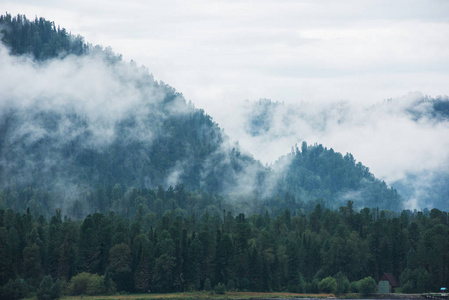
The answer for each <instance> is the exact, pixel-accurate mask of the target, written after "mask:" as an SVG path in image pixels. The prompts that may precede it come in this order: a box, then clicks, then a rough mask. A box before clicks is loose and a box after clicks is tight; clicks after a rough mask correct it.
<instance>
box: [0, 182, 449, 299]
mask: <svg viewBox="0 0 449 300" xmlns="http://www.w3.org/2000/svg"><path fill="white" fill-rule="evenodd" d="M139 193H140V192H138V193H137V195H139ZM145 193H150V194H153V193H154V194H155V195H156V194H157V193H159V196H160V197H165V195H167V194H170V193H171V189H169V190H159V191H146V192H145ZM186 195H187V197H189V196H188V193H187V194H185V195H184V196H183V197H186ZM172 197H174V198H173V199H174V201H177V200H176V196H175V195H172ZM219 211H220V210H213V211H212V212H207V210H206V212H202V214H203V215H201V214H200V215H199V216H198V217H197V216H194V215H193V214H192V215H191V214H186V213H185V212H183V211H182V210H178V209H176V208H175V210H167V211H165V213H164V214H163V216H161V217H157V216H154V220H153V221H151V222H152V223H151V225H150V224H148V225H144V222H143V221H141V222H139V221H136V220H130V219H125V218H122V217H120V216H118V215H116V214H113V213H110V214H107V215H103V214H100V213H97V214H94V215H89V216H87V217H86V218H85V219H84V220H81V221H77V222H74V221H72V220H70V219H69V218H67V217H61V216H60V215H59V214H60V212H58V211H57V212H56V214H55V216H53V217H51V218H50V219H49V221H47V220H46V219H45V218H41V217H39V218H37V217H34V216H33V215H27V214H17V213H15V212H14V211H12V210H8V211H4V210H0V225H1V226H0V238H2V240H6V241H7V237H8V235H9V236H10V237H11V238H10V241H11V243H12V244H15V246H14V247H17V248H16V249H17V251H18V252H19V254H20V255H19V256H17V257H16V258H15V259H16V263H17V265H16V266H14V268H12V266H11V265H10V264H8V263H7V264H5V265H4V268H3V269H1V270H0V271H1V272H2V273H1V275H2V278H3V280H4V282H3V283H2V285H1V290H0V292H1V293H2V295H5V297H3V298H5V299H15V298H18V297H23V295H25V294H27V293H28V291H29V290H30V289H29V288H28V287H27V286H28V284H30V285H31V290H35V291H37V292H39V295H38V297H40V298H45V297H50V296H51V295H57V294H58V291H59V289H60V285H61V283H63V282H68V285H67V293H69V294H74V295H79V294H102V293H114V292H116V291H122V292H146V291H148V290H151V291H152V292H175V291H186V290H201V289H210V288H211V287H216V286H218V284H219V283H221V284H222V286H223V287H224V288H225V289H226V288H227V289H229V290H234V289H238V290H248V291H286V290H290V291H294V292H312V293H316V292H319V291H321V292H329V293H335V294H344V293H347V292H348V291H354V292H356V291H357V292H360V293H368V294H369V293H372V286H373V282H374V283H376V281H377V280H378V279H379V278H380V277H381V276H382V274H383V273H393V275H394V276H395V277H396V278H397V279H399V280H400V285H401V287H402V290H403V291H404V292H416V293H420V292H427V291H432V290H436V289H437V288H438V287H440V286H447V285H449V282H448V278H449V277H448V274H447V270H448V269H449V265H448V264H447V259H446V256H447V253H449V240H448V239H447V236H448V233H449V225H448V222H447V217H446V215H447V214H446V213H445V212H442V211H439V210H433V211H430V212H429V211H427V212H426V211H425V212H409V211H403V212H402V213H401V214H400V215H396V214H394V213H393V214H391V215H390V216H389V218H386V217H385V216H384V217H383V219H381V218H380V217H381V214H379V218H378V217H377V211H370V210H366V209H362V210H360V211H357V210H355V209H351V203H348V205H347V206H344V207H340V208H339V209H338V210H337V211H335V210H330V209H325V208H323V206H321V205H317V207H316V208H315V210H314V211H313V212H312V213H311V214H310V215H309V216H307V215H292V214H291V213H290V212H289V211H284V212H283V213H282V214H281V215H278V216H273V217H270V216H267V214H264V215H263V216H262V215H257V214H256V215H250V216H248V217H247V216H246V215H243V214H238V215H237V216H236V217H233V216H232V214H227V215H226V217H225V220H224V221H225V222H223V219H222V218H220V217H221V216H222V213H220V212H219ZM348 211H350V214H348ZM407 215H410V216H411V217H410V218H409V219H408V220H407V218H405V217H406V216H407ZM144 219H145V217H144V218H143V219H142V220H144ZM312 220H313V222H312ZM316 228H319V231H318V232H316V231H315V229H316ZM10 232H11V234H9V233H10ZM16 233H17V238H18V242H17V241H15V239H16V237H14V236H15V234H16ZM51 236H54V237H53V238H50V237H51ZM112 236H117V237H115V238H111V237H112ZM118 236H121V237H120V238H119V237H118ZM13 237H14V238H13ZM22 237H24V238H22ZM93 237H95V239H96V240H97V242H96V241H95V240H94V238H93ZM84 239H87V240H89V241H90V243H92V247H91V248H90V247H87V248H86V245H85V244H84V243H85V240H84ZM55 240H56V241H63V243H62V244H61V245H60V247H59V248H58V247H57V248H56V250H53V251H41V250H40V249H50V248H51V247H49V246H50V245H52V244H53V243H54V242H55ZM115 241H120V242H119V243H116V242H115ZM0 246H3V247H4V248H5V249H8V247H9V243H8V242H6V243H2V244H0ZM102 249H103V250H102ZM31 250H33V251H31ZM87 250H88V251H87ZM33 253H34V254H33ZM67 253H70V254H69V257H67ZM35 254H38V256H37V255H35ZM2 255H3V259H4V261H5V262H10V261H12V258H13V257H15V255H16V254H15V253H13V252H11V251H4V252H3V254H2ZM51 257H56V258H57V259H50V258H51ZM102 261H104V262H106V265H105V266H104V267H100V266H101V265H102V263H101V262H102ZM25 266H27V268H25ZM37 266H39V268H37ZM88 268H91V269H90V270H91V271H89V272H85V270H87V269H88ZM54 270H56V272H55V271H54ZM93 270H96V271H95V272H97V274H95V273H92V272H94V271H93ZM52 273H55V274H56V275H55V276H54V277H53V275H52ZM16 278H18V279H16ZM20 278H24V279H25V280H24V279H20ZM361 278H362V279H363V280H360V279H361ZM367 278H368V279H367ZM373 278H374V279H373ZM373 280H374V281H373ZM223 282H226V284H224V283H223ZM350 282H351V283H350ZM58 285H59V287H58ZM17 295H19V296H17ZM48 295H50V296H48ZM8 297H9V298H8ZM3 298H2V299H3Z"/></svg>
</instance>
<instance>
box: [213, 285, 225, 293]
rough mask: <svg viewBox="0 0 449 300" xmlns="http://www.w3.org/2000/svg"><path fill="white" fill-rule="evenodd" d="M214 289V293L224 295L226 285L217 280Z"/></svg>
mask: <svg viewBox="0 0 449 300" xmlns="http://www.w3.org/2000/svg"><path fill="white" fill-rule="evenodd" d="M214 291H215V293H216V294H218V295H224V294H226V287H225V285H224V284H222V283H221V282H219V283H218V284H217V285H216V286H215V287H214Z"/></svg>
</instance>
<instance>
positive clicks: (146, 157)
mask: <svg viewBox="0 0 449 300" xmlns="http://www.w3.org/2000/svg"><path fill="white" fill-rule="evenodd" d="M0 30H1V33H2V42H3V44H4V45H6V46H7V47H8V49H9V50H10V54H12V55H16V56H18V55H23V54H25V55H28V56H29V57H33V58H32V60H33V69H36V70H39V68H40V66H41V65H43V64H45V61H48V60H51V59H57V60H60V62H62V61H64V59H66V58H70V59H72V60H76V58H80V57H83V56H85V57H86V56H88V55H91V54H92V53H94V55H97V56H98V57H100V60H101V61H102V63H104V64H105V65H99V66H101V67H102V68H103V67H104V69H105V70H108V71H110V72H111V73H112V74H113V75H112V76H111V77H110V79H111V80H112V81H113V83H114V82H116V81H117V82H120V84H123V86H125V87H126V90H129V89H131V90H133V91H135V92H136V93H135V94H133V96H135V95H138V97H140V98H138V99H139V101H140V102H138V104H137V106H135V107H131V109H130V111H132V113H129V114H125V113H124V115H125V117H123V118H121V119H119V120H118V121H117V120H114V121H116V122H115V123H114V122H112V121H111V122H110V123H111V124H112V125H111V128H109V129H111V131H112V132H114V135H113V136H112V137H111V138H110V140H108V141H107V142H105V143H104V144H102V145H101V146H98V145H97V144H96V142H98V141H97V140H98V137H99V135H98V134H97V133H96V132H95V130H96V128H95V126H94V125H95V124H97V123H95V121H96V120H93V121H92V120H91V119H89V114H88V113H87V114H82V113H81V112H79V111H77V110H75V109H73V107H75V106H73V107H72V106H71V109H69V110H65V107H49V108H47V109H42V110H41V109H39V108H40V106H39V105H38V104H35V105H31V106H20V105H17V106H14V105H11V106H10V107H8V108H7V109H3V110H2V111H0V287H1V288H0V298H1V299H17V298H20V297H25V296H29V295H36V296H37V297H38V298H39V299H53V298H57V297H59V296H60V295H63V294H70V295H79V294H108V293H116V292H148V291H151V292H172V291H188V290H213V289H215V290H216V291H223V290H226V289H227V290H249V291H294V292H312V293H316V292H332V293H346V292H349V291H352V292H361V293H364V294H367V293H370V292H373V291H374V290H375V283H376V281H377V280H378V279H379V278H380V276H381V275H382V274H383V273H385V272H390V273H393V274H394V276H396V278H397V279H398V280H399V281H400V284H401V289H402V291H403V292H427V291H432V290H436V289H438V288H439V287H440V286H447V285H449V282H448V278H449V239H448V237H449V228H448V225H449V224H448V215H447V213H446V212H443V211H440V210H438V209H432V210H430V211H428V210H424V211H421V212H417V211H414V212H412V211H402V212H401V209H402V198H401V196H400V195H399V194H398V193H397V192H396V190H395V189H393V188H391V187H388V186H387V185H386V184H385V183H384V182H383V181H381V180H378V179H376V178H375V177H374V175H373V174H372V173H370V171H369V169H368V168H367V167H365V166H364V165H363V164H362V163H360V162H357V161H356V160H355V158H354V157H353V156H352V155H351V154H349V153H348V154H345V155H342V154H340V153H337V152H334V150H333V149H328V148H326V147H324V146H322V145H319V144H315V145H307V143H305V142H304V143H302V144H301V145H300V146H294V147H293V148H292V151H291V153H289V154H287V155H285V156H283V157H281V158H280V159H279V161H278V162H276V163H275V164H273V165H272V166H263V165H262V164H261V163H260V162H258V161H256V160H255V159H253V158H252V156H251V155H249V154H245V153H243V151H242V150H241V149H240V148H239V147H238V144H232V143H230V142H229V141H228V138H227V137H226V135H225V134H224V132H223V131H222V130H221V129H220V128H219V126H218V124H216V123H215V122H214V121H213V120H212V118H211V117H210V116H208V115H207V114H206V113H205V112H204V111H202V110H199V109H196V108H195V107H194V106H193V105H191V104H190V103H187V102H186V100H185V99H184V98H183V96H182V95H181V94H179V93H178V92H176V90H175V89H174V88H172V87H170V86H168V85H166V84H164V83H162V82H157V81H155V80H154V79H153V77H152V75H151V74H149V73H148V71H142V69H139V68H137V67H136V66H135V64H134V65H133V64H132V63H131V64H127V63H125V62H123V61H121V57H120V55H115V54H113V53H112V52H110V50H108V49H106V50H105V49H102V48H101V47H93V46H91V45H89V44H86V43H84V41H83V39H82V38H81V37H74V36H72V35H71V34H69V33H67V31H66V30H65V29H60V28H59V27H56V26H55V25H54V23H52V22H49V21H46V20H45V19H43V18H39V19H38V18H36V19H35V20H34V21H30V20H27V19H26V18H25V17H24V16H20V15H19V16H16V17H12V16H10V15H8V14H7V15H5V16H1V17H0ZM93 61H95V62H96V60H95V59H92V60H91V61H89V62H93ZM76 62H77V66H79V68H81V67H82V66H83V63H85V62H84V61H82V60H76ZM21 63H27V62H21ZM16 66H17V67H20V64H19V63H18V64H17V65H16ZM108 78H109V77H108ZM113 83H111V86H114V85H113ZM67 84H70V82H67ZM114 87H116V86H114ZM119 87H121V86H119ZM119 90H120V91H124V90H121V89H119ZM124 93H125V92H124ZM125 94H126V93H125ZM108 95H109V94H108ZM155 95H157V97H156V96H155ZM0 100H2V101H4V102H8V101H9V102H10V103H13V104H15V103H20V101H21V99H15V98H12V99H0ZM32 100H36V103H45V101H42V99H32ZM44 100H45V99H44ZM94 100H95V99H93V100H92V101H94ZM118 100H120V101H123V102H126V101H125V100H127V99H118ZM39 101H40V102H39ZM433 103H434V104H433V105H434V106H435V112H436V113H435V117H438V118H446V115H447V112H446V111H447V105H446V104H447V101H446V100H441V101H440V100H438V101H435V102H433ZM419 111H421V110H419ZM266 115H269V111H263V113H262V114H261V117H260V118H256V119H257V120H255V121H254V122H253V124H252V125H251V126H252V127H251V128H252V130H253V133H254V135H257V134H260V133H261V132H263V131H264V130H267V128H268V127H267V126H269V124H268V123H267V122H264V121H265V120H264V116H266ZM411 115H413V117H414V118H416V119H419V118H421V117H423V116H421V115H419V113H418V111H417V112H411ZM102 121H104V120H102ZM106 121H110V120H106ZM105 123H107V124H109V123H108V122H105ZM147 137H151V139H148V138H147ZM281 166H283V167H281ZM446 188H447V186H446ZM446 202H447V199H446ZM446 204H447V203H446Z"/></svg>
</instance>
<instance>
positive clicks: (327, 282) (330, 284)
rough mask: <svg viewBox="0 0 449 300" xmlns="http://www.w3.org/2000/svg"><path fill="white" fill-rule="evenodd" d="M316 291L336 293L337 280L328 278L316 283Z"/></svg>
mask: <svg viewBox="0 0 449 300" xmlns="http://www.w3.org/2000/svg"><path fill="white" fill-rule="evenodd" d="M318 289H319V290H320V292H322V293H336V292H337V291H338V284H337V280H335V278H333V277H331V276H328V277H326V278H324V279H322V280H321V281H320V282H319V283H318Z"/></svg>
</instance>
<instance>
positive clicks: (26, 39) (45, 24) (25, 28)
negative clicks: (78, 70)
mask: <svg viewBox="0 0 449 300" xmlns="http://www.w3.org/2000/svg"><path fill="white" fill-rule="evenodd" d="M0 25H1V26H0V28H1V34H2V35H3V37H2V42H3V43H4V44H5V45H6V46H9V47H10V48H11V54H14V55H21V54H25V53H29V54H32V55H33V56H34V58H35V59H37V60H44V59H49V58H53V57H58V56H61V57H63V56H66V55H68V54H74V55H82V54H84V53H86V52H87V50H88V46H87V45H86V44H85V43H84V41H83V38H82V37H80V36H76V37H75V36H72V35H71V34H70V33H68V32H67V31H66V30H65V28H62V29H60V28H59V26H58V27H57V28H56V26H55V23H53V22H50V21H47V20H45V19H44V18H39V19H38V18H37V17H36V19H35V20H34V21H31V20H28V19H27V18H26V17H25V16H22V15H17V16H16V17H12V16H11V15H10V14H7V15H4V16H0Z"/></svg>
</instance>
